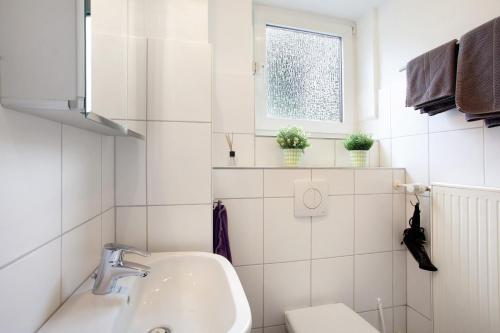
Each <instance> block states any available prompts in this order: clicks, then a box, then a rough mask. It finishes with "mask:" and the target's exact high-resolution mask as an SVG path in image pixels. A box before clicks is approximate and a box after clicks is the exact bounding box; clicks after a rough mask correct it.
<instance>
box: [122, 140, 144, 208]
mask: <svg viewBox="0 0 500 333" xmlns="http://www.w3.org/2000/svg"><path fill="white" fill-rule="evenodd" d="M115 154H116V192H115V195H116V205H117V206H127V205H145V204H146V142H145V141H143V140H139V139H135V138H130V137H116V152H115Z"/></svg>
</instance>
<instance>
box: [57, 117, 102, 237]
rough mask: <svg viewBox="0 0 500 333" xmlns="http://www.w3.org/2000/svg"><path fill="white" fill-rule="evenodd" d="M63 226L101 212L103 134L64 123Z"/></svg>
mask: <svg viewBox="0 0 500 333" xmlns="http://www.w3.org/2000/svg"><path fill="white" fill-rule="evenodd" d="M62 135H63V144H62V230H63V232H64V231H67V230H69V229H71V228H74V227H75V226H77V225H79V224H81V223H83V222H84V221H87V220H89V219H91V218H92V217H94V216H97V215H99V214H100V212H101V136H100V135H98V134H95V133H92V132H87V131H84V130H81V129H78V128H75V127H71V126H66V125H63V130H62Z"/></svg>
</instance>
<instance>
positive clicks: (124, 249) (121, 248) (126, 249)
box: [104, 243, 151, 257]
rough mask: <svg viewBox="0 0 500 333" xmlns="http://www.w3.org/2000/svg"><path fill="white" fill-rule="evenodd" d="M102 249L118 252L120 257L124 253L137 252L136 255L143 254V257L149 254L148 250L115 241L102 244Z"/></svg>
mask: <svg viewBox="0 0 500 333" xmlns="http://www.w3.org/2000/svg"><path fill="white" fill-rule="evenodd" d="M104 249H105V250H108V251H111V252H115V253H118V254H119V255H120V257H122V256H123V254H125V253H133V254H138V255H140V256H143V257H149V256H150V255H151V253H150V252H149V251H144V250H140V249H138V248H135V247H133V246H129V245H124V244H117V243H108V244H106V245H104Z"/></svg>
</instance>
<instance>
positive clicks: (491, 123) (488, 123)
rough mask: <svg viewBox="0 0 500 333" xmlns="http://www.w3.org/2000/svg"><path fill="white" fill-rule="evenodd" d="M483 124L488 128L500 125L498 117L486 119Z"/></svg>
mask: <svg viewBox="0 0 500 333" xmlns="http://www.w3.org/2000/svg"><path fill="white" fill-rule="evenodd" d="M484 124H485V125H486V127H488V128H493V127H498V126H500V118H493V119H486V120H485V121H484Z"/></svg>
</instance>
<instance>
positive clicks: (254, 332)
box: [250, 328, 264, 333]
mask: <svg viewBox="0 0 500 333" xmlns="http://www.w3.org/2000/svg"><path fill="white" fill-rule="evenodd" d="M250 333H264V329H263V328H254V329H252V330H250Z"/></svg>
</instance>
